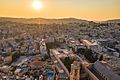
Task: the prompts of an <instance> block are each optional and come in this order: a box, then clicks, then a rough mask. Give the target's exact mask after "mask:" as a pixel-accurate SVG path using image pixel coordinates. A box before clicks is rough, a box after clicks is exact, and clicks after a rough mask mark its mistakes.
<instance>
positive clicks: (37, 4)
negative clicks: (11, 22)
mask: <svg viewBox="0 0 120 80" xmlns="http://www.w3.org/2000/svg"><path fill="white" fill-rule="evenodd" d="M32 6H33V8H34V9H35V10H40V9H42V3H41V2H40V1H39V0H35V1H33V3H32Z"/></svg>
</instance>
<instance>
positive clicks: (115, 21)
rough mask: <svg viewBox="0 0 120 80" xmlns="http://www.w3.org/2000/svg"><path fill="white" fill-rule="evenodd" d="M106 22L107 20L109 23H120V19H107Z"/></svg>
mask: <svg viewBox="0 0 120 80" xmlns="http://www.w3.org/2000/svg"><path fill="white" fill-rule="evenodd" d="M105 22H107V23H120V19H113V20H107V21H105Z"/></svg>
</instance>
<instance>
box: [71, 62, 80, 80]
mask: <svg viewBox="0 0 120 80" xmlns="http://www.w3.org/2000/svg"><path fill="white" fill-rule="evenodd" d="M70 80H80V63H79V62H77V61H74V62H73V64H71V73H70Z"/></svg>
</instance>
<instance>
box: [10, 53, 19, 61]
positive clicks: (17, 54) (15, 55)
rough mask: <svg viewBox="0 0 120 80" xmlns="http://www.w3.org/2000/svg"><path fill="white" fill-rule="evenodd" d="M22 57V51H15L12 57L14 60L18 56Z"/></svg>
mask: <svg viewBox="0 0 120 80" xmlns="http://www.w3.org/2000/svg"><path fill="white" fill-rule="evenodd" d="M19 57H20V53H19V52H13V53H12V59H13V60H16V59H17V58H19Z"/></svg>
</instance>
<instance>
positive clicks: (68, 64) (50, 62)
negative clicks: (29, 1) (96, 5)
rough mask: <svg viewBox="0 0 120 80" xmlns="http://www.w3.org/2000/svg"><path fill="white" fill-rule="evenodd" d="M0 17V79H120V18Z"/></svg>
mask: <svg viewBox="0 0 120 80" xmlns="http://www.w3.org/2000/svg"><path fill="white" fill-rule="evenodd" d="M74 20H75V19H73V21H71V20H70V21H69V19H68V21H66V23H65V22H59V21H58V22H57V20H56V22H55V23H53V22H52V21H51V22H52V23H44V24H43V23H42V24H40V22H38V23H25V22H24V23H23V22H21V21H10V20H9V21H8V20H6V21H5V20H4V21H2V20H0V80H120V23H118V22H117V23H115V22H93V21H81V20H80V21H79V20H75V21H74Z"/></svg>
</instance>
